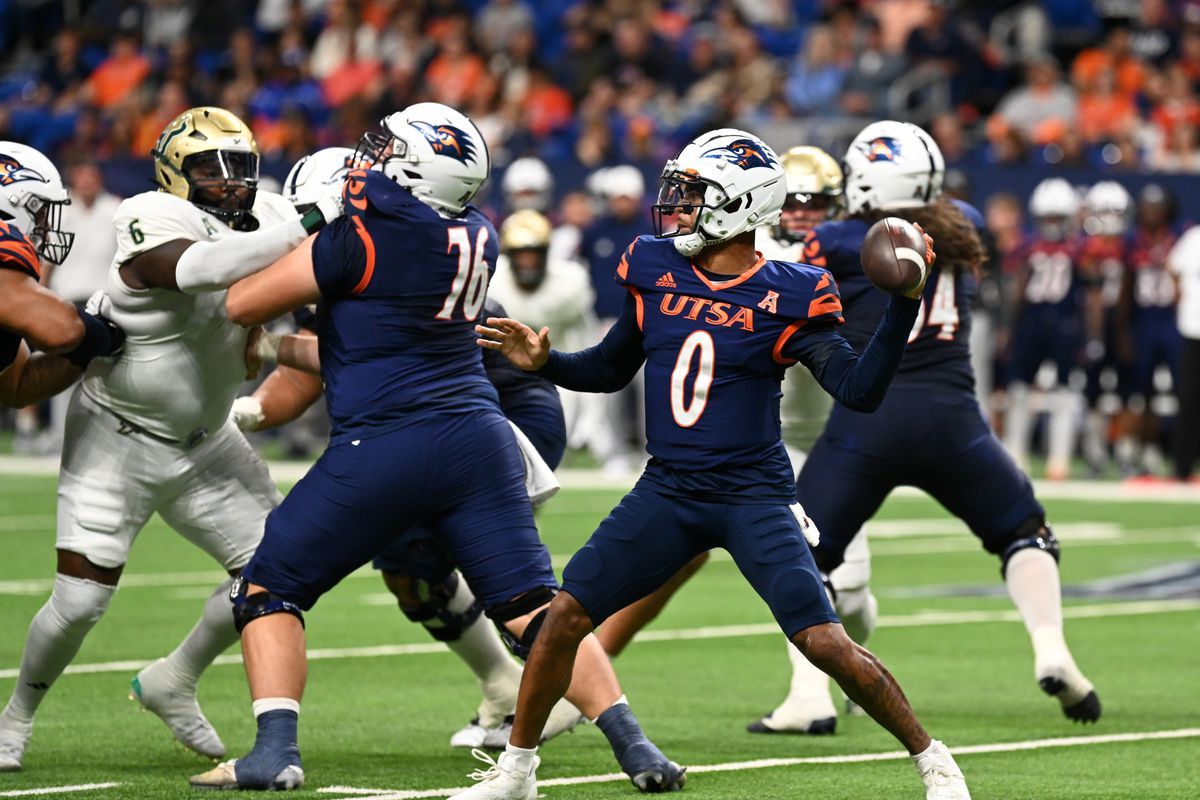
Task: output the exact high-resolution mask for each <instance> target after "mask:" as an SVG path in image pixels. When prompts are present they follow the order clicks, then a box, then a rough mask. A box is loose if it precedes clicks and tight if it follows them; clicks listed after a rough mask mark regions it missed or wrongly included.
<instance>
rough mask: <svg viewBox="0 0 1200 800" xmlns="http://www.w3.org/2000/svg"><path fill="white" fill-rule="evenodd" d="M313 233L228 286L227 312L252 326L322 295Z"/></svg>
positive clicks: (233, 318)
mask: <svg viewBox="0 0 1200 800" xmlns="http://www.w3.org/2000/svg"><path fill="white" fill-rule="evenodd" d="M314 238H315V237H312V236H310V237H309V238H307V239H305V240H304V242H303V243H302V244H301V245H300V246H299V247H297V248H296V249H295V250H292V251H291V252H290V253H287V254H286V255H284V256H283V257H282V258H280V259H279V260H278V261H276V262H275V263H274V264H272V265H271V266H269V267H267V268H266V269H264V270H262V271H261V272H256V273H255V274H253V275H250V276H249V277H247V278H244V279H243V280H240V281H238V282H237V283H235V284H234V285H233V286H230V287H229V291H228V292H227V293H226V294H225V313H226V314H228V315H229V319H230V320H231V321H232V322H236V323H237V324H238V325H244V326H246V327H250V326H252V325H262V324H263V323H266V322H270V321H271V320H273V319H275V318H276V317H279V316H282V315H283V314H286V313H288V312H289V311H295V310H296V309H297V308H300V307H301V306H305V305H308V304H309V303H315V302H317V301H318V300H320V299H321V289H320V287H318V286H317V276H316V273H315V272H314V271H313V257H312V250H313V248H312V246H313V239H314Z"/></svg>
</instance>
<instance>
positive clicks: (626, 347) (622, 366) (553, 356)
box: [538, 294, 646, 392]
mask: <svg viewBox="0 0 1200 800" xmlns="http://www.w3.org/2000/svg"><path fill="white" fill-rule="evenodd" d="M645 360H646V352H645V350H643V348H642V331H641V329H640V328H639V327H638V321H637V305H636V301H635V300H634V297H633V295H632V294H630V295H628V296H627V297H626V298H625V305H624V306H622V307H621V316H619V317H617V321H616V322H615V323H613V326H612V327H611V328H609V329H608V333H607V334H605V336H604V338H603V339H602V340H601V341H600V344H598V345H596V346H595V347H589V348H587V349H586V350H580V351H579V352H578V353H560V352H559V351H557V350H551V351H550V359H549V360H548V361H547V362H546V365H545V366H544V367H542V368H541V369H540V370H538V374H539V375H541V376H542V377H543V378H546V379H547V380H549V381H551V382H552V383H556V384H558V385H559V386H561V387H563V388H564V389H570V390H572V391H575V392H615V391H618V390H620V389H623V388H625V386H627V385H628V384H629V382H630V381H631V380H633V376H635V375H637V371H638V370H639V369H640V368H641V366H642V362H643V361H645Z"/></svg>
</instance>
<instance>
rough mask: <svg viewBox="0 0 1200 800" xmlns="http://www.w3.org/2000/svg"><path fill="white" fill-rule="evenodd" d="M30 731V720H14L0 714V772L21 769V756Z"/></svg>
mask: <svg viewBox="0 0 1200 800" xmlns="http://www.w3.org/2000/svg"><path fill="white" fill-rule="evenodd" d="M32 733H33V723H32V722H26V723H21V722H16V721H14V720H11V719H9V718H8V717H6V716H4V715H2V714H0V772H19V771H20V770H21V758H22V757H23V756H24V755H25V745H27V744H29V737H30V735H32Z"/></svg>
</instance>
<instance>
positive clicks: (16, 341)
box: [0, 222, 41, 370]
mask: <svg viewBox="0 0 1200 800" xmlns="http://www.w3.org/2000/svg"><path fill="white" fill-rule="evenodd" d="M40 267H41V265H40V262H39V261H38V254H37V250H36V249H35V248H34V246H33V242H31V241H29V237H27V236H26V235H25V234H23V233H21V231H19V230H17V229H16V228H14V227H13V226H12V225H10V224H8V223H7V222H0V269H11V270H13V271H14V272H20V273H22V274H24V275H28V276H29V277H31V278H33V279H34V280H35V281H36V280H38V279H39V278H40V277H41V271H40ZM20 348H21V335H20V334H18V333H14V332H12V331H6V330H3V329H0V370H2V369H7V368H8V366H9V365H10V364H12V363H13V361H14V360H15V359H16V357H17V351H18V350H20Z"/></svg>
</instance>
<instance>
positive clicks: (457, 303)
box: [192, 103, 681, 791]
mask: <svg viewBox="0 0 1200 800" xmlns="http://www.w3.org/2000/svg"><path fill="white" fill-rule="evenodd" d="M360 149H362V150H363V151H364V153H363V159H362V163H364V164H365V163H370V164H373V165H374V166H372V167H371V168H370V169H359V170H354V171H351V172H350V173H349V174H348V175H347V177H346V181H345V187H344V194H343V197H344V200H345V212H346V215H345V217H344V218H342V219H339V220H337V221H335V222H334V223H332V224H330V225H329V226H327V227H325V228H323V229H322V230H321V232H320V233H319V234H317V235H316V236H315V237H313V238H310V239H308V240H307V241H306V243H305V244H304V245H302V246H301V247H299V248H297V249H296V250H294V251H293V252H292V253H290V254H288V255H287V256H285V257H284V258H282V259H280V260H279V261H277V262H276V263H275V264H273V265H271V266H270V267H268V268H267V269H266V270H263V271H262V272H260V273H257V274H256V275H254V276H252V278H250V279H247V280H244V281H241V282H239V283H238V284H236V285H234V286H233V287H232V288H231V289H230V290H229V292H228V294H227V296H226V299H225V306H226V311H227V313H228V316H229V318H230V319H231V320H233V321H234V322H237V323H240V324H243V325H252V324H259V323H262V322H265V321H267V320H271V319H274V318H276V317H278V316H280V315H281V314H283V313H286V312H288V311H292V310H294V309H296V308H299V307H301V306H303V305H307V304H310V303H315V302H318V301H319V302H320V304H321V308H322V313H321V314H319V315H318V318H317V321H316V331H317V334H318V337H319V355H320V369H321V377H322V379H323V382H324V386H325V399H326V404H327V407H328V411H329V415H330V419H331V422H332V433H331V437H330V442H329V446H328V447H327V449H326V450H325V452H324V453H323V454H322V456H321V457H320V458H319V459H318V460H317V462H316V464H314V465H313V467H312V469H310V470H309V472H308V474H307V475H305V477H304V478H303V479H302V480H301V481H300V482H299V483H297V484H296V486H295V487H294V488H293V489H292V491H291V492H290V493H289V494H288V495H287V497H286V498H285V499H284V500H283V502H282V503H281V504H280V505H279V507H278V508H276V509H275V510H274V511H273V512H272V513H271V515H270V516H269V517H268V519H267V522H266V530H265V532H264V535H263V539H262V542H261V544H260V545H259V547H258V549H257V550H256V551H255V554H254V556H253V557H252V558H251V560H250V562H249V564H247V565H246V567H245V568H244V570H243V571H242V576H241V578H240V579H239V581H238V582H237V584H235V586H234V589H233V590H232V592H231V595H232V599H233V605H234V620H235V622H236V625H237V628H238V630H239V631H240V632H241V634H242V650H243V654H244V658H245V662H246V672H247V677H248V679H249V683H250V693H251V696H252V698H253V700H254V711H255V716H256V719H257V724H258V733H257V737H256V740H255V745H254V748H253V750H251V752H250V753H249V754H248V755H247V756H246V757H244V758H242V759H237V760H234V761H229V762H224V763H222V764H220V765H218V766H217V767H216V768H214V769H212V770H210V771H208V772H206V773H204V774H202V775H198V776H195V777H193V778H192V785H194V786H198V787H202V788H228V789H232V788H238V789H265V788H271V789H295V788H298V787H299V786H301V785H302V784H303V781H304V772H303V769H302V768H301V764H300V751H299V747H298V745H297V722H298V716H299V706H300V697H301V695H302V694H303V690H304V683H305V672H306V659H305V651H304V627H303V621H304V616H303V613H304V612H305V611H307V610H309V609H310V608H312V606H313V605H314V604H315V603H316V602H317V600H318V599H319V598H320V596H321V595H322V594H324V593H325V592H326V591H328V590H329V589H330V588H332V587H333V586H334V585H336V584H337V583H338V582H339V581H340V580H341V579H342V578H344V577H345V576H346V575H348V574H349V573H350V572H352V571H354V570H355V569H357V568H358V567H360V566H362V565H363V564H365V563H367V562H368V561H370V560H371V559H372V558H373V557H375V556H376V555H378V554H379V553H380V552H382V551H383V550H384V549H385V548H386V547H387V545H389V544H390V543H392V542H393V541H395V540H396V538H397V537H398V536H399V535H400V533H402V531H401V530H399V529H398V526H397V521H398V520H403V521H408V522H409V523H416V524H421V525H424V526H426V527H428V528H429V529H430V530H433V531H435V532H436V536H437V539H438V544H439V545H440V547H441V548H442V549H444V550H445V552H446V554H447V555H448V557H449V558H450V560H451V561H452V562H453V563H454V564H456V565H457V566H458V568H459V569H460V570H461V571H462V573H463V575H464V577H465V578H466V580H467V582H468V584H469V585H470V586H471V589H472V591H473V592H474V594H475V596H476V597H477V598H478V600H479V602H480V603H481V604H482V606H483V608H484V611H485V613H486V614H487V615H488V617H489V618H490V619H491V620H492V621H493V622H495V623H496V624H497V626H499V627H500V630H501V634H502V636H505V637H506V638H507V640H508V642H509V644H510V646H511V647H512V648H513V650H514V652H516V653H517V654H519V655H523V654H524V653H525V652H527V649H528V647H529V646H530V645H531V644H532V641H533V638H534V637H535V636H536V635H537V630H538V628H539V627H540V624H541V621H542V619H543V618H544V611H545V609H546V607H547V606H548V604H549V600H550V598H552V597H553V596H554V592H555V591H556V589H557V587H558V583H557V580H556V579H555V576H554V572H553V570H552V569H551V566H550V556H549V553H548V552H547V551H546V548H545V546H544V545H543V544H542V543H541V541H540V540H539V538H538V535H537V528H536V527H535V525H534V521H533V511H532V508H531V507H530V503H529V497H528V494H527V492H526V488H525V479H524V468H523V464H522V459H521V455H520V452H519V450H518V448H517V444H516V439H515V438H514V433H513V431H512V428H511V427H510V425H509V423H508V421H507V420H506V419H505V418H504V416H503V414H502V413H501V410H500V406H499V403H498V400H497V395H496V390H495V388H494V387H493V385H492V383H491V382H490V381H489V380H488V377H487V373H486V372H485V371H484V368H483V361H482V359H481V358H480V354H479V350H478V348H477V347H476V346H475V344H474V338H475V337H474V335H473V334H472V326H473V323H474V321H475V319H476V318H477V317H478V315H479V313H480V311H481V310H482V307H483V303H484V300H485V298H486V295H487V283H488V278H489V276H490V273H491V270H492V269H493V267H494V264H495V259H496V255H497V242H496V238H497V237H496V232H495V229H494V228H493V227H492V225H491V223H490V222H489V221H488V220H487V218H486V217H485V216H484V215H483V214H482V213H481V212H480V211H479V210H478V209H476V208H475V207H473V206H471V205H469V203H470V201H471V199H472V198H473V197H474V196H475V194H476V193H477V192H478V191H479V188H480V187H481V186H482V184H483V182H484V181H485V180H486V179H487V176H488V174H489V171H490V162H489V157H488V153H487V147H486V145H485V144H484V141H483V137H482V135H481V134H480V133H479V130H478V129H477V128H476V127H475V125H474V123H473V122H471V120H469V119H468V118H467V117H466V116H464V115H463V114H461V113H459V112H458V111H455V110H454V109H452V108H449V107H447V106H444V105H441V104H439V103H418V104H416V105H413V106H409V107H408V108H406V109H404V110H403V111H399V112H396V113H395V114H392V115H390V116H388V117H387V118H386V119H384V120H383V123H382V132H381V133H378V134H368V135H367V136H365V137H364V141H363V144H362V145H360ZM575 673H576V680H575V682H574V683H573V684H572V687H571V696H570V698H569V699H570V700H571V701H572V702H573V703H574V704H575V705H576V707H578V708H579V709H580V711H581V712H583V713H584V714H586V715H587V716H588V717H589V718H590V719H593V720H595V722H596V725H597V727H599V728H600V729H601V730H602V731H603V732H604V733H605V735H606V736H607V737H608V739H609V742H610V744H611V745H612V747H613V751H614V754H615V755H616V756H617V759H618V761H619V763H620V765H621V768H622V769H623V770H625V771H626V772H627V773H628V774H629V775H630V778H631V779H632V780H633V781H634V783H635V784H636V785H637V786H638V787H639V788H641V789H643V790H646V791H653V790H656V789H659V788H666V787H665V785H664V780H666V778H667V776H669V775H672V774H674V773H681V770H680V768H679V767H678V766H677V765H675V764H673V763H672V762H670V761H669V760H668V759H667V758H666V757H665V756H664V755H663V754H662V753H661V751H659V750H658V748H657V747H655V746H654V745H653V744H652V743H651V742H650V741H649V740H648V739H647V738H646V736H645V734H644V733H642V731H641V727H640V725H639V724H638V722H637V719H636V718H635V717H634V716H633V714H632V713H631V712H630V710H629V705H628V702H627V701H626V700H625V699H624V696H623V695H622V693H621V688H620V686H619V684H618V683H617V680H616V676H615V675H614V674H613V672H612V666H611V664H610V663H609V661H608V659H607V657H606V656H605V655H604V652H603V650H602V648H601V647H600V645H599V643H598V642H596V641H595V639H594V637H593V638H590V639H589V640H587V641H585V642H583V643H582V645H581V646H580V648H579V651H578V657H577V659H576V670H575ZM530 771H532V767H531V768H530Z"/></svg>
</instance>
